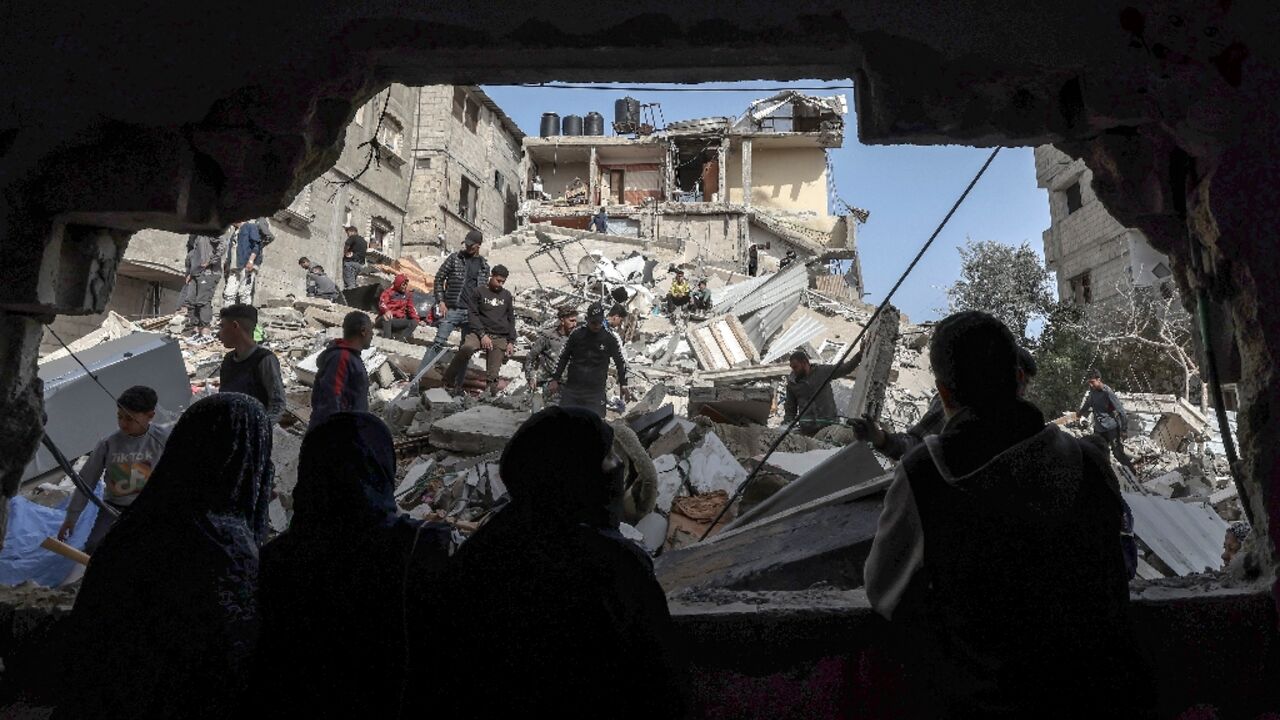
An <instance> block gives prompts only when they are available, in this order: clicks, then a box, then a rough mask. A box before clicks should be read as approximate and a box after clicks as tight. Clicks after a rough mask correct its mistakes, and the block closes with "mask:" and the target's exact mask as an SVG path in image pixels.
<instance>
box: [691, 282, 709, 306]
mask: <svg viewBox="0 0 1280 720" xmlns="http://www.w3.org/2000/svg"><path fill="white" fill-rule="evenodd" d="M689 307H690V308H691V309H692V310H694V311H696V312H707V311H709V310H711V291H710V290H708V289H707V281H706V280H705V279H703V280H699V281H698V289H697V290H694V291H693V293H692V294H691V295H690V301H689Z"/></svg>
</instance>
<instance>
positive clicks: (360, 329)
mask: <svg viewBox="0 0 1280 720" xmlns="http://www.w3.org/2000/svg"><path fill="white" fill-rule="evenodd" d="M372 341H373V322H372V321H370V320H369V316H368V315H367V314H365V313H364V312H363V311H360V310H353V311H352V312H349V313H347V315H346V317H344V318H342V339H341V340H334V341H333V342H331V343H329V346H328V347H326V348H325V349H324V350H323V351H322V352H321V353H320V357H318V358H316V380H315V384H314V385H312V386H311V421H310V422H308V423H307V429H308V430H310V429H311V428H313V427H316V426H317V425H319V424H320V423H322V422H324V420H325V418H327V417H329V416H330V415H332V414H334V413H339V412H368V410H369V373H368V371H367V370H365V367H364V360H363V359H362V358H361V357H360V353H362V352H364V350H365V348H367V347H369V344H370V343H371V342H372Z"/></svg>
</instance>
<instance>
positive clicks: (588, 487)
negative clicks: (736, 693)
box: [415, 407, 685, 718]
mask: <svg viewBox="0 0 1280 720" xmlns="http://www.w3.org/2000/svg"><path fill="white" fill-rule="evenodd" d="M613 439H614V438H613V430H612V429H611V428H610V427H609V426H608V425H606V424H605V423H604V422H603V421H602V420H601V419H600V418H599V417H598V416H596V415H595V414H594V413H591V412H589V411H587V410H584V409H582V408H564V407H551V408H547V409H545V410H542V411H540V412H538V413H536V414H535V415H533V416H532V417H531V418H529V419H528V420H527V421H526V422H525V423H524V424H523V425H522V426H521V427H520V429H519V430H517V431H516V433H515V435H513V436H512V438H511V440H510V442H508V443H507V447H506V449H504V450H503V453H502V458H501V460H500V461H499V462H500V470H499V473H500V475H501V477H502V481H503V482H504V483H506V486H507V490H508V492H509V494H510V497H511V501H510V503H509V504H508V505H507V506H506V507H504V508H502V509H501V510H499V511H497V512H496V513H494V514H493V516H492V517H491V518H490V519H489V520H488V522H486V523H485V524H484V525H482V526H481V527H480V529H479V530H477V531H476V532H475V534H474V535H472V536H471V538H470V539H468V540H467V541H466V543H464V544H463V545H462V546H461V547H460V548H459V549H458V551H457V553H456V554H455V555H454V557H453V562H452V567H451V568H450V569H449V571H448V573H447V575H446V579H445V582H444V583H442V587H443V592H444V594H445V602H444V607H443V609H442V610H441V611H440V612H439V613H438V616H439V617H441V618H446V619H447V620H446V621H445V622H443V623H438V624H437V627H438V628H440V629H443V630H446V631H447V632H448V633H449V635H450V637H446V638H439V637H435V638H428V640H435V641H436V642H435V643H432V646H434V647H447V648H449V652H450V653H451V655H452V660H451V662H454V663H456V665H455V666H456V667H460V668H484V669H485V670H484V672H465V673H456V674H454V675H453V676H452V679H451V682H457V683H458V684H456V685H453V686H451V688H450V691H449V692H448V693H445V694H443V695H442V696H441V697H442V698H447V699H448V701H449V702H451V703H455V704H456V706H455V707H449V708H447V710H446V714H450V713H449V712H448V711H455V712H454V713H453V714H457V715H460V716H464V717H517V716H519V717H549V716H561V717H564V716H568V717H652V718H675V717H682V716H683V715H684V711H685V705H684V696H683V693H682V692H681V685H680V681H681V679H682V678H683V677H684V670H683V668H682V667H681V666H680V665H678V664H677V662H676V660H675V657H676V656H675V655H674V654H673V652H672V648H673V644H672V640H673V628H672V623H671V617H670V614H669V613H668V610H667V602H666V598H665V597H664V595H663V591H662V588H661V587H660V586H659V585H658V583H657V580H656V579H655V578H654V574H653V563H652V561H651V560H650V558H649V556H648V554H647V553H646V552H645V551H644V550H643V549H641V548H640V547H639V546H638V545H636V544H635V543H633V542H631V541H629V540H626V539H624V538H623V536H622V535H621V534H620V533H619V532H618V528H617V521H616V519H613V518H612V517H611V511H610V507H611V506H615V505H616V504H617V501H618V497H619V496H620V495H621V493H622V486H623V477H622V476H621V470H622V465H621V463H620V462H619V459H618V457H617V456H616V455H615V454H614V453H613V452H612V451H611V448H612V446H613ZM548 448H572V452H548ZM415 606H420V605H418V604H415ZM441 640H444V642H441ZM415 656H416V657H417V662H419V663H421V664H423V665H424V666H426V667H434V663H435V660H434V658H435V657H436V655H435V654H434V653H428V652H426V651H425V650H424V651H421V652H415ZM494 678H501V679H502V688H501V692H498V691H495V688H494V686H493V681H494V680H493V679H494ZM637 682H640V683H641V686H639V687H637V686H636V685H635V684H636V683H637ZM628 687H635V688H637V690H636V691H635V692H629V693H627V697H626V698H625V699H622V698H620V696H619V695H618V693H619V692H620V690H622V689H623V688H628Z"/></svg>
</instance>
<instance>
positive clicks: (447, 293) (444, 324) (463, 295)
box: [418, 230, 490, 371]
mask: <svg viewBox="0 0 1280 720" xmlns="http://www.w3.org/2000/svg"><path fill="white" fill-rule="evenodd" d="M483 243H484V235H482V234H481V233H480V231H479V230H472V231H470V232H468V233H467V237H466V240H464V241H463V243H462V244H463V248H462V249H461V250H459V251H458V252H456V253H454V254H452V255H450V256H449V257H447V258H445V260H444V262H442V263H440V269H439V270H436V281H435V293H436V299H437V300H438V301H439V303H440V306H439V307H438V308H436V317H438V318H439V322H438V323H437V324H436V339H435V342H433V343H431V347H429V348H427V352H426V353H424V354H423V356H422V362H420V363H418V370H419V371H421V370H422V368H424V367H426V366H427V364H428V363H430V362H431V361H433V360H435V359H436V356H437V355H439V354H440V353H441V352H443V351H444V346H445V345H446V344H448V342H449V336H450V335H452V334H453V331H454V329H455V328H457V329H459V330H461V331H462V337H463V338H464V339H465V338H466V337H467V300H468V297H469V296H470V294H471V291H472V290H474V289H476V288H477V287H479V286H480V285H481V284H482V283H484V282H485V279H486V278H488V277H489V275H490V273H489V262H488V261H487V260H485V259H484V258H483V257H481V255H480V246H481V244H483Z"/></svg>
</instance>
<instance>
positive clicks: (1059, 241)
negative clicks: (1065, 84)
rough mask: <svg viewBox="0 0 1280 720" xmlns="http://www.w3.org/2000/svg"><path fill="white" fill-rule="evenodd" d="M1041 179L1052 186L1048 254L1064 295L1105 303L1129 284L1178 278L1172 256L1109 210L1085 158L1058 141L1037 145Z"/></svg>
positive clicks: (1046, 238) (1048, 262) (1040, 183)
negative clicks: (1070, 152)
mask: <svg viewBox="0 0 1280 720" xmlns="http://www.w3.org/2000/svg"><path fill="white" fill-rule="evenodd" d="M1035 158H1036V184H1037V185H1038V186H1040V187H1042V188H1044V189H1045V190H1048V191H1049V217H1050V225H1049V228H1048V229H1046V230H1045V231H1044V236H1043V240H1044V259H1045V264H1046V266H1047V267H1048V269H1049V271H1050V272H1052V273H1054V274H1055V275H1056V276H1057V284H1058V299H1059V300H1062V301H1064V302H1073V303H1076V304H1080V305H1084V304H1089V303H1105V302H1107V301H1109V300H1112V299H1113V298H1115V297H1116V296H1117V295H1119V294H1121V292H1122V291H1123V289H1124V288H1125V287H1127V286H1129V285H1131V284H1132V285H1135V286H1138V287H1151V286H1158V285H1161V284H1163V283H1166V282H1172V277H1173V271H1172V269H1171V265H1170V263H1169V259H1168V258H1167V257H1165V256H1164V255H1163V254H1161V253H1159V252H1157V251H1156V250H1154V249H1152V247H1151V245H1150V243H1148V242H1147V239H1146V237H1145V236H1144V235H1143V234H1142V231H1141V230H1137V229H1135V228H1126V227H1124V226H1123V225H1121V224H1120V222H1119V221H1118V220H1116V219H1115V218H1114V217H1112V215H1111V213H1109V212H1107V208H1106V206H1105V205H1103V204H1102V201H1101V200H1100V199H1099V198H1098V195H1097V194H1096V193H1095V192H1094V189H1093V172H1092V171H1090V170H1089V168H1088V167H1086V166H1085V163H1084V161H1083V160H1077V159H1072V158H1071V157H1070V156H1068V155H1066V154H1065V153H1063V152H1061V151H1060V150H1058V149H1056V148H1054V147H1053V146H1052V145H1041V146H1040V147H1037V148H1036V149H1035Z"/></svg>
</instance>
